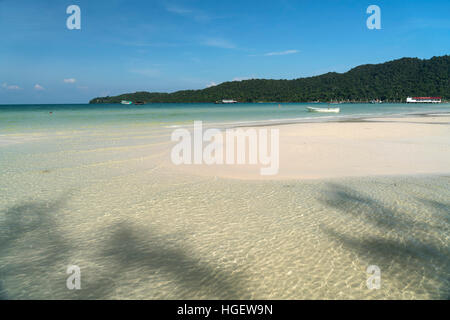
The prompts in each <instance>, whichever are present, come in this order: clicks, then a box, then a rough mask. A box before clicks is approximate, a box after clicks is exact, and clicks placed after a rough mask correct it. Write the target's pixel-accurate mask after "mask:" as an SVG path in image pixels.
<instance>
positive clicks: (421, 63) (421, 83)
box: [90, 55, 450, 104]
mask: <svg viewBox="0 0 450 320" xmlns="http://www.w3.org/2000/svg"><path fill="white" fill-rule="evenodd" d="M449 79H450V55H445V56H441V57H433V58H431V59H418V58H402V59H398V60H393V61H389V62H385V63H381V64H367V65H361V66H358V67H355V68H353V69H351V70H349V71H348V72H345V73H336V72H329V73H326V74H323V75H320V76H314V77H308V78H299V79H294V80H266V79H251V80H243V81H231V82H224V83H221V84H219V85H216V86H213V87H209V88H205V89H201V90H182V91H176V92H173V93H161V92H145V91H143V92H135V93H126V94H121V95H118V96H113V97H109V96H107V97H98V98H94V99H92V100H91V101H90V103H94V104H95V103H120V102H121V101H122V100H127V101H133V102H142V103H195V102H199V103H200V102H209V103H211V102H216V101H220V100H222V99H235V100H237V101H238V102H251V103H255V102H312V101H319V102H330V101H342V102H369V101H372V100H381V101H384V102H405V101H406V97H408V96H437V97H442V99H443V100H444V101H445V100H449V99H450V80H449Z"/></svg>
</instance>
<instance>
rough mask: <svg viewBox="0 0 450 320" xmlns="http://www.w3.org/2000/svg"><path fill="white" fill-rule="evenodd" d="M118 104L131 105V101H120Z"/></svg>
mask: <svg viewBox="0 0 450 320" xmlns="http://www.w3.org/2000/svg"><path fill="white" fill-rule="evenodd" d="M120 103H121V104H133V102H131V101H126V100H122V101H121V102H120Z"/></svg>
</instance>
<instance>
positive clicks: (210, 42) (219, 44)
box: [201, 38, 236, 49]
mask: <svg viewBox="0 0 450 320" xmlns="http://www.w3.org/2000/svg"><path fill="white" fill-rule="evenodd" d="M201 44H202V45H205V46H208V47H216V48H223V49H234V48H236V45H235V44H234V43H232V42H231V41H228V40H225V39H221V38H209V39H206V40H204V41H203V42H202V43H201Z"/></svg>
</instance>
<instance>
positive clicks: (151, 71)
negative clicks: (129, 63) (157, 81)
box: [129, 69, 161, 77]
mask: <svg viewBox="0 0 450 320" xmlns="http://www.w3.org/2000/svg"><path fill="white" fill-rule="evenodd" d="M129 71H130V72H131V73H136V74H140V75H143V76H147V77H158V76H159V75H160V74H161V73H160V71H159V70H157V69H132V70H129Z"/></svg>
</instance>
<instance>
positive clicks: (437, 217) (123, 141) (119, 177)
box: [0, 115, 450, 299]
mask: <svg viewBox="0 0 450 320" xmlns="http://www.w3.org/2000/svg"><path fill="white" fill-rule="evenodd" d="M449 123H450V117H448V116H439V115H433V116H425V117H418V116H415V117H402V118H379V119H364V120H360V121H352V122H330V123H306V124H290V125H283V126H277V127H276V128H279V129H280V171H279V175H277V176H273V177H261V176H260V175H259V166H206V165H200V166H174V165H172V163H171V161H170V150H171V146H172V145H173V143H172V142H171V141H170V133H171V130H169V129H167V128H163V127H158V128H155V127H152V128H146V127H144V126H142V127H132V128H128V129H126V130H125V129H123V128H122V129H117V130H113V129H108V130H105V129H92V130H88V131H86V130H85V131H70V130H66V131H59V132H53V133H52V134H41V135H33V137H32V139H31V138H30V134H25V133H24V134H23V135H20V134H15V135H14V136H13V137H8V135H4V136H2V141H9V140H8V139H14V142H15V143H14V144H12V143H6V142H5V143H4V145H3V146H2V147H1V149H0V150H1V154H0V167H1V168H2V169H1V171H0V195H1V196H0V228H1V229H0V298H3V299H83V298H85V299H218V298H219V299H449V298H450V282H449V279H450V248H449V244H450V220H449V218H450V215H449V212H450V201H449V199H450V165H449V164H450V124H449ZM271 128H274V127H271ZM21 139H23V142H22V143H20V141H21ZM18 141H19V142H18ZM69 265H77V266H79V267H80V269H81V287H82V289H81V290H75V291H71V290H68V289H67V288H66V279H67V277H68V275H67V274H66V269H67V266H69ZM369 265H377V266H378V267H379V268H380V270H381V288H380V289H378V290H370V289H368V288H367V285H366V281H367V279H368V278H369V276H370V275H369V274H367V272H366V269H367V267H368V266H369Z"/></svg>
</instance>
